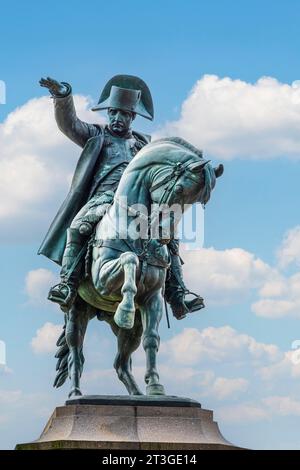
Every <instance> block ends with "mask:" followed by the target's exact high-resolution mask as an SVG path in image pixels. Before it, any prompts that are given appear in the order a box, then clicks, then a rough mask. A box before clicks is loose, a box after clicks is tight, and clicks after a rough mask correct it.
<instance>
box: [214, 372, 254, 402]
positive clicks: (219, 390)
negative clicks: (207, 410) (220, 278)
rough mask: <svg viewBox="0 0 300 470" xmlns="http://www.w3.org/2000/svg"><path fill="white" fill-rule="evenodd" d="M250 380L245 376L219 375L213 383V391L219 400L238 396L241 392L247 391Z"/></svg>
mask: <svg viewBox="0 0 300 470" xmlns="http://www.w3.org/2000/svg"><path fill="white" fill-rule="evenodd" d="M248 386H249V382H248V380H246V379H243V378H234V379H232V378H227V377H218V378H217V379H216V380H215V381H214V383H213V385H212V389H211V391H212V393H213V394H214V396H215V397H216V398H217V399H218V400H224V399H225V398H233V397H237V396H238V395H239V394H240V393H242V392H246V390H247V389H248Z"/></svg>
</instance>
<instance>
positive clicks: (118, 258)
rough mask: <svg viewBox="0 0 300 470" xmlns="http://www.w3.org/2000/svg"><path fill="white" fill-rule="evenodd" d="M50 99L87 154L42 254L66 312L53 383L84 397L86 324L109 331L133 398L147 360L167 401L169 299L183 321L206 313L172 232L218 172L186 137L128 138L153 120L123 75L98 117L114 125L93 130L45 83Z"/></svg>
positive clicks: (155, 387)
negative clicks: (135, 367) (51, 265)
mask: <svg viewBox="0 0 300 470" xmlns="http://www.w3.org/2000/svg"><path fill="white" fill-rule="evenodd" d="M40 84H41V85H42V86H44V87H47V88H48V89H49V91H50V92H51V94H52V96H53V101H54V108H55V117H56V121H57V124H58V127H59V129H60V130H61V131H62V132H63V133H64V134H66V135H67V136H68V137H69V138H70V139H71V140H73V141H74V142H75V143H76V144H78V145H79V146H81V147H82V148H83V151H82V154H81V156H80V159H79V161H78V164H77V167H76V170H75V174H74V177H73V181H72V184H71V188H70V191H69V193H68V195H67V198H66V200H65V201H64V203H63V205H62V206H61V208H60V210H59V212H58V214H57V215H56V217H55V219H54V221H53V223H52V225H51V227H50V229H49V231H48V233H47V235H46V237H45V239H44V241H43V243H42V245H41V247H40V249H39V253H41V254H44V255H45V256H47V257H48V258H50V259H51V260H53V261H55V262H56V263H58V264H59V265H61V281H60V283H59V284H57V285H56V286H54V287H52V288H51V289H50V292H49V296H48V298H49V300H51V301H53V302H56V303H58V304H59V305H60V307H61V309H62V310H63V312H64V314H65V325H64V328H63V332H62V334H61V336H60V338H59V339H58V342H57V346H58V351H57V354H56V357H57V358H58V363H57V376H56V379H55V383H54V385H55V386H57V387H59V386H61V385H62V384H63V383H64V382H65V380H66V378H67V377H68V376H69V378H70V380H71V391H70V394H69V396H70V397H72V396H76V395H81V391H80V377H81V374H82V370H83V363H84V356H83V341H84V335H85V331H86V327H87V324H88V322H89V320H91V319H92V318H94V317H97V318H98V319H99V320H101V321H105V322H107V323H108V324H109V325H110V327H111V329H112V331H113V333H114V334H115V335H116V336H117V341H118V353H117V356H116V359H115V362H114V367H115V369H116V371H117V374H118V377H119V379H120V380H121V381H122V382H123V383H124V385H125V387H126V388H127V390H128V393H129V394H131V395H140V394H142V392H141V390H140V389H139V387H138V386H137V384H136V382H135V379H134V377H133V375H132V368H131V355H132V353H133V352H134V351H135V350H136V349H137V348H138V346H139V345H140V343H141V340H142V344H143V348H144V350H145V354H146V364H147V367H146V374H145V382H146V393H147V395H164V394H165V391H164V387H163V385H162V384H161V383H160V381H159V375H158V372H157V367H156V357H157V352H158V349H159V332H158V329H159V323H160V320H161V317H162V314H163V309H164V299H165V300H166V301H167V302H168V303H169V304H170V306H171V308H172V311H173V314H174V316H175V317H176V318H177V319H182V318H184V317H185V316H186V314H187V313H188V312H192V311H196V310H199V309H201V308H203V307H204V303H203V299H202V297H201V296H199V295H195V298H194V299H193V300H187V299H186V295H187V294H189V293H190V291H189V290H188V289H187V288H186V286H185V284H184V281H183V278H182V268H181V258H180V256H179V251H178V239H177V238H176V228H177V225H178V223H179V221H180V218H181V216H182V215H183V213H184V211H185V210H186V209H187V208H188V207H190V205H191V204H193V203H196V202H198V203H199V202H200V203H202V204H204V205H205V204H206V203H207V202H208V200H209V198H210V195H211V191H212V190H213V188H214V186H215V183H216V178H217V177H218V176H220V175H221V174H222V172H223V167H222V165H219V167H217V168H215V169H214V168H213V167H212V166H211V164H210V162H208V161H206V160H204V158H203V156H202V153H201V151H199V150H198V149H196V148H195V147H193V146H192V145H191V144H189V143H187V142H186V141H184V140H183V139H180V138H176V137H174V138H171V137H170V138H164V139H160V140H157V141H154V142H150V138H149V136H146V135H144V134H142V133H139V132H136V131H133V130H131V125H132V122H133V120H134V119H135V117H136V115H140V116H143V117H144V118H146V119H150V120H152V119H153V115H154V113H153V103H152V98H151V94H150V91H149V89H148V87H147V85H146V84H145V82H143V81H142V80H141V79H139V78H138V77H134V76H129V75H117V76H115V77H113V78H112V79H111V80H110V81H109V82H108V83H107V85H106V86H105V88H104V90H103V92H102V93H101V96H100V99H99V103H98V104H97V106H95V107H94V108H93V110H95V111H96V110H103V109H106V110H107V114H108V125H105V126H102V125H99V124H87V123H85V122H83V121H81V120H80V119H79V118H78V117H77V115H76V111H75V107H74V103H73V97H72V93H71V92H72V90H71V86H70V85H69V84H67V83H65V82H61V83H60V82H57V81H56V80H53V79H51V78H47V79H41V81H40Z"/></svg>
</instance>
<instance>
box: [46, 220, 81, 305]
mask: <svg viewBox="0 0 300 470" xmlns="http://www.w3.org/2000/svg"><path fill="white" fill-rule="evenodd" d="M85 240H86V237H85V236H82V235H81V234H80V232H79V230H77V229H72V228H69V229H68V230H67V243H66V248H65V251H64V255H63V259H62V269H61V272H60V278H61V282H60V283H59V284H57V285H55V286H54V287H52V288H51V289H50V291H49V294H48V299H49V300H51V301H52V302H55V303H58V304H59V305H60V307H61V309H62V310H63V311H64V312H66V311H68V310H69V309H70V308H71V306H72V304H73V302H74V300H75V298H76V295H77V289H78V285H79V281H80V278H81V274H82V257H81V256H80V251H81V249H82V247H83V244H84V242H85ZM79 258H80V259H79Z"/></svg>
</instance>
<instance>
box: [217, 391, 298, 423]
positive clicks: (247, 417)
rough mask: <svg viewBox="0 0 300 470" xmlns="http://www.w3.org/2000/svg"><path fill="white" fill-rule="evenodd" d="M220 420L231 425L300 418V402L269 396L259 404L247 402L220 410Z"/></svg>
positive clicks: (288, 398) (284, 397) (278, 396)
mask: <svg viewBox="0 0 300 470" xmlns="http://www.w3.org/2000/svg"><path fill="white" fill-rule="evenodd" d="M217 414H218V417H219V419H220V420H222V421H224V422H226V423H230V424H248V423H251V422H256V421H263V420H266V419H271V418H273V417H274V416H299V415H300V401H299V400H297V399H295V398H293V397H290V396H282V395H275V396H268V397H265V398H262V399H260V400H259V401H258V402H257V403H253V402H250V403H249V402H246V403H239V404H237V405H229V406H223V407H221V408H219V409H218V413H217Z"/></svg>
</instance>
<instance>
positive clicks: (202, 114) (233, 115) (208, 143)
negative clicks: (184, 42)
mask: <svg viewBox="0 0 300 470" xmlns="http://www.w3.org/2000/svg"><path fill="white" fill-rule="evenodd" d="M299 133H300V87H299V84H298V82H294V83H293V84H292V85H289V84H286V83H280V82H279V81H278V80H276V79H275V78H271V77H262V78H260V79H259V80H258V81H257V82H256V83H253V84H252V83H248V82H245V81H242V80H233V79H231V78H229V77H225V78H220V77H218V76H216V75H204V76H203V77H202V78H201V79H200V80H198V81H197V82H196V84H195V85H194V87H193V89H192V90H191V92H190V94H189V96H188V97H187V98H186V100H185V101H184V102H183V104H182V107H181V114H180V117H179V119H178V120H177V121H173V122H169V123H167V124H166V125H165V126H164V127H163V128H162V129H161V130H160V132H159V136H162V135H165V134H169V135H179V136H181V137H184V138H185V139H187V140H189V141H191V142H192V143H193V144H194V145H196V146H198V147H199V148H202V149H203V150H204V151H205V153H206V154H210V155H213V156H215V157H219V158H224V159H231V158H235V157H238V158H252V157H256V158H274V157H278V156H290V157H296V158H299V157H300V138H299Z"/></svg>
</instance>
